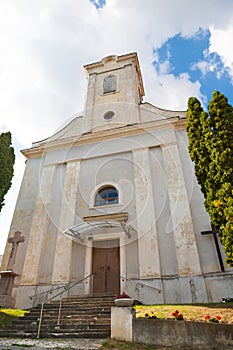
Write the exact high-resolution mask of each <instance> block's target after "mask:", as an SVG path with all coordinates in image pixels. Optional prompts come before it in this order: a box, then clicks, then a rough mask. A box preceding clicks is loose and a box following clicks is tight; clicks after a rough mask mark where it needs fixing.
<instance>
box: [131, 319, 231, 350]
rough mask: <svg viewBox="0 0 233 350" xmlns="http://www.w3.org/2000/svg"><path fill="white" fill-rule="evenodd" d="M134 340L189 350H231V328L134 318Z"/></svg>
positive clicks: (200, 323) (217, 325)
mask: <svg viewBox="0 0 233 350" xmlns="http://www.w3.org/2000/svg"><path fill="white" fill-rule="evenodd" d="M133 340H134V342H137V343H144V344H149V345H152V344H153V345H157V346H172V347H173V346H175V347H177V348H182V347H184V346H185V348H186V349H187V348H190V349H197V348H198V349H206V348H208V349H210V348H211V349H218V350H221V349H222V350H227V349H233V325H230V324H214V323H204V322H188V321H173V320H153V319H134V320H133Z"/></svg>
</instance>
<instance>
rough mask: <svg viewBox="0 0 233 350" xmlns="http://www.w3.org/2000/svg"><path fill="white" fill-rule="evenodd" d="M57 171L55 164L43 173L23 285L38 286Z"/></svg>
mask: <svg viewBox="0 0 233 350" xmlns="http://www.w3.org/2000/svg"><path fill="white" fill-rule="evenodd" d="M55 170H56V165H54V164H53V165H51V166H46V167H44V168H43V170H42V173H41V177H40V183H39V194H38V198H37V201H36V205H35V210H34V214H33V219H32V226H31V231H30V236H29V242H28V249H27V253H26V258H25V263H24V267H23V273H22V280H21V284H28V285H30V284H36V282H37V275H38V269H39V263H40V255H41V249H42V245H43V237H44V234H45V232H46V230H47V225H48V222H49V217H50V214H49V213H50V208H51V201H52V195H53V180H54V174H55Z"/></svg>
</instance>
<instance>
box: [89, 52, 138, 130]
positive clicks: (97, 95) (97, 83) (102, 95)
mask: <svg viewBox="0 0 233 350" xmlns="http://www.w3.org/2000/svg"><path fill="white" fill-rule="evenodd" d="M85 70H86V73H87V79H88V84H87V94H86V101H85V116H84V118H85V119H84V133H86V132H96V131H99V130H104V129H110V128H117V127H122V126H125V125H133V124H136V123H139V122H140V113H139V107H138V106H139V104H141V103H142V98H143V96H144V89H143V84H142V76H141V72H140V67H139V63H138V58H137V54H136V53H131V54H128V55H122V56H116V55H111V56H108V57H106V58H104V59H103V60H102V61H100V62H96V63H92V64H88V65H86V66H85Z"/></svg>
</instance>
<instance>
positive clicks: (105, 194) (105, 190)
mask: <svg viewBox="0 0 233 350" xmlns="http://www.w3.org/2000/svg"><path fill="white" fill-rule="evenodd" d="M117 203H118V191H117V189H116V188H115V187H113V186H105V187H102V188H101V189H100V190H99V191H98V192H97V194H96V196H95V206H96V207H98V206H100V205H110V204H117Z"/></svg>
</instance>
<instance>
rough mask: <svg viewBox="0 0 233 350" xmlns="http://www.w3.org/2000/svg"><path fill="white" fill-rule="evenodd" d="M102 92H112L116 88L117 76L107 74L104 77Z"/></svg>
mask: <svg viewBox="0 0 233 350" xmlns="http://www.w3.org/2000/svg"><path fill="white" fill-rule="evenodd" d="M103 88H104V94H107V93H108V92H114V91H116V89H117V77H116V76H115V75H108V76H107V77H106V78H104V86H103Z"/></svg>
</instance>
